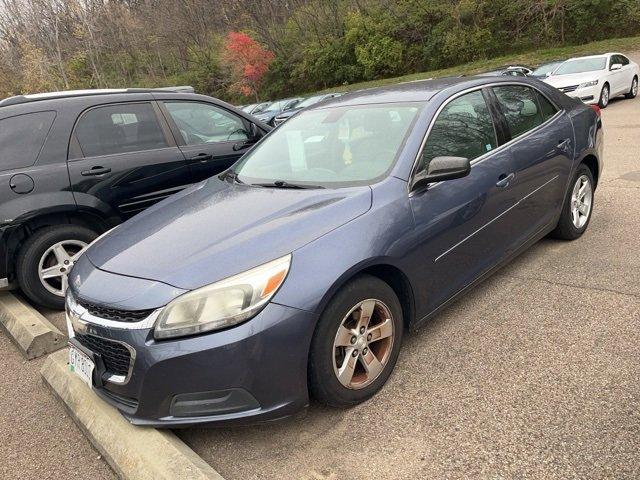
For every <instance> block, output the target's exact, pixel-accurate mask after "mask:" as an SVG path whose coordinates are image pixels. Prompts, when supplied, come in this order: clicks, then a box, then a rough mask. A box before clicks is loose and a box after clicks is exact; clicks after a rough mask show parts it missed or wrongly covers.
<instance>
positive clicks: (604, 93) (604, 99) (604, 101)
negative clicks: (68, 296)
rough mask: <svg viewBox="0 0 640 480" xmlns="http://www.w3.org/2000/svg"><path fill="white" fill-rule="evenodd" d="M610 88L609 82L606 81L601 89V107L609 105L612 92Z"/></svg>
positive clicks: (599, 103)
mask: <svg viewBox="0 0 640 480" xmlns="http://www.w3.org/2000/svg"><path fill="white" fill-rule="evenodd" d="M610 93H611V92H610V90H609V84H608V83H605V84H604V85H603V86H602V90H601V91H600V100H599V101H598V106H599V107H600V108H607V105H609V94H610Z"/></svg>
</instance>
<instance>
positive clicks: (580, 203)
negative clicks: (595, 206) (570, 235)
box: [571, 175, 593, 230]
mask: <svg viewBox="0 0 640 480" xmlns="http://www.w3.org/2000/svg"><path fill="white" fill-rule="evenodd" d="M592 203H593V188H591V181H590V180H589V177H587V176H586V175H581V176H580V177H578V179H577V180H576V183H575V185H574V186H573V192H572V193H571V221H572V222H573V226H574V227H576V228H577V229H578V230H579V229H581V228H582V227H584V226H585V224H586V223H587V221H588V220H589V215H590V214H591V205H592Z"/></svg>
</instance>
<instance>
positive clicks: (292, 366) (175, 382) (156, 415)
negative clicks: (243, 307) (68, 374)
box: [67, 303, 317, 427]
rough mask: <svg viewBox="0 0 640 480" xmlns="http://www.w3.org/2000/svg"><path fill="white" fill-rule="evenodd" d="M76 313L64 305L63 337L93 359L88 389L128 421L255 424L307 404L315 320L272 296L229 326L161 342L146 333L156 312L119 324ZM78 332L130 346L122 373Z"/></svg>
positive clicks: (150, 330) (156, 424) (170, 424)
mask: <svg viewBox="0 0 640 480" xmlns="http://www.w3.org/2000/svg"><path fill="white" fill-rule="evenodd" d="M78 313H79V312H74V311H71V312H67V322H68V327H69V334H70V342H71V343H73V344H74V346H78V347H80V348H81V349H83V350H84V351H85V352H87V353H89V354H91V355H92V356H93V357H94V361H96V365H97V369H96V371H94V378H93V384H94V391H95V392H96V393H97V394H98V395H99V396H101V397H102V398H103V399H104V400H105V401H107V402H108V403H110V404H112V405H114V406H115V407H116V408H118V409H119V410H120V412H121V413H122V414H123V415H124V417H125V418H127V420H129V421H130V422H131V423H133V424H136V425H149V426H154V427H179V426H189V425H193V424H216V425H229V424H247V423H258V422H263V421H269V420H275V419H278V418H281V417H285V416H288V415H291V414H293V413H295V412H296V411H298V410H300V409H301V408H303V407H305V406H306V405H307V404H308V401H309V399H308V392H307V356H308V351H309V345H310V342H311V336H312V334H313V330H314V328H315V323H316V320H317V317H316V315H314V314H312V313H309V312H306V311H303V310H298V309H295V308H290V307H286V306H283V305H279V304H274V303H271V304H268V305H267V306H266V307H265V308H264V309H263V310H262V311H261V312H260V313H259V314H258V315H257V316H256V317H254V318H253V319H251V320H249V321H247V322H246V323H243V324H241V325H238V326H236V327H233V328H230V329H227V330H224V331H219V332H213V333H208V334H202V335H197V336H192V337H185V338H177V339H172V340H163V341H156V340H154V338H153V326H152V322H153V318H151V317H153V315H154V314H157V312H154V313H153V314H151V315H150V316H149V318H147V319H145V320H143V321H141V322H139V324H123V325H122V327H123V328H115V327H114V326H113V325H112V324H113V322H106V323H108V324H109V325H105V324H104V323H105V322H102V321H101V320H100V319H96V318H95V317H94V318H91V315H87V314H86V312H85V313H84V314H82V315H80V316H79V315H78ZM101 323H103V324H101ZM132 325H134V326H136V327H138V326H139V327H141V328H132ZM76 334H78V335H77V338H76ZM83 335H84V336H86V335H89V336H92V337H95V338H97V339H101V341H104V340H106V341H110V342H115V343H117V344H121V345H125V346H126V347H127V348H130V349H132V351H133V355H132V356H133V357H134V360H133V361H132V362H131V366H130V369H129V372H127V374H126V375H119V376H118V375H113V374H110V373H109V372H107V371H105V370H106V369H105V367H104V364H105V363H106V362H102V360H101V358H102V357H101V355H100V354H96V352H94V351H91V350H90V349H88V348H86V344H80V342H79V341H78V340H79V338H84V337H82V336H83ZM115 343H114V344H115Z"/></svg>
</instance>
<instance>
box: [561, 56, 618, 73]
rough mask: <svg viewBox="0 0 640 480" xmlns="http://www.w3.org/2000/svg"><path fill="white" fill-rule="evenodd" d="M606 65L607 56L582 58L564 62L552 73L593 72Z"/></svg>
mask: <svg viewBox="0 0 640 480" xmlns="http://www.w3.org/2000/svg"><path fill="white" fill-rule="evenodd" d="M606 65H607V57H594V58H582V59H579V60H569V61H567V62H564V63H563V64H562V65H560V66H559V67H558V69H557V70H556V71H555V72H554V75H568V74H571V73H584V72H595V71H596V70H603V69H604V68H605V67H606Z"/></svg>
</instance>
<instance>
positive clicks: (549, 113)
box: [536, 92, 558, 122]
mask: <svg viewBox="0 0 640 480" xmlns="http://www.w3.org/2000/svg"><path fill="white" fill-rule="evenodd" d="M536 93H537V94H538V102H539V103H540V110H541V111H542V118H544V121H545V122H546V121H547V120H549V119H550V118H551V117H553V116H554V115H555V114H556V113H558V109H557V108H556V107H555V105H554V104H553V103H551V102H550V101H549V100H547V97H545V96H544V95H542V94H541V93H540V92H536Z"/></svg>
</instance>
